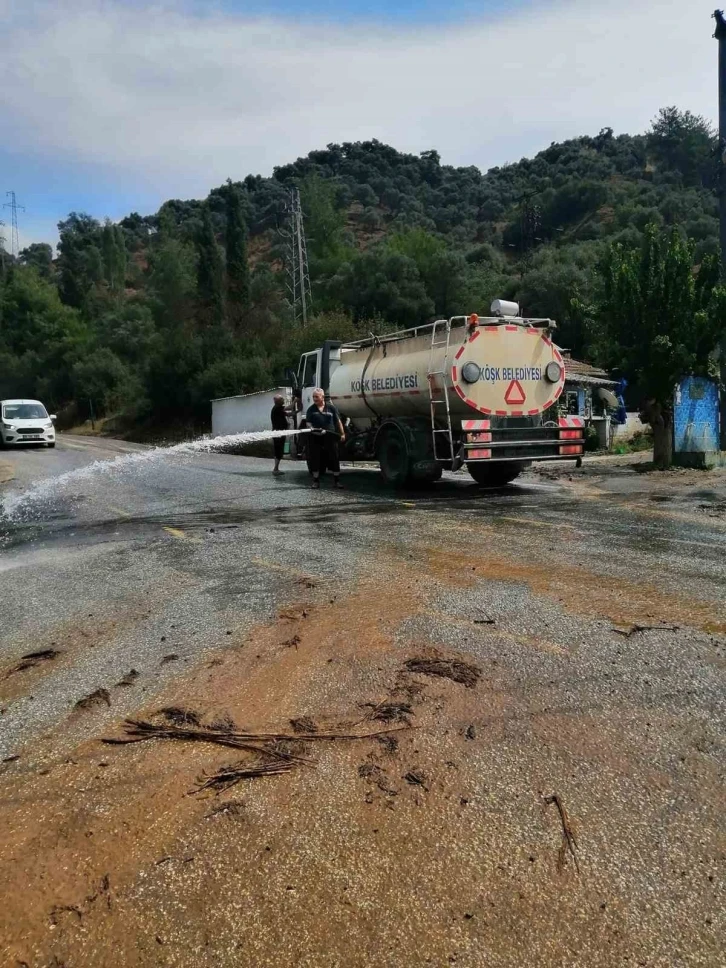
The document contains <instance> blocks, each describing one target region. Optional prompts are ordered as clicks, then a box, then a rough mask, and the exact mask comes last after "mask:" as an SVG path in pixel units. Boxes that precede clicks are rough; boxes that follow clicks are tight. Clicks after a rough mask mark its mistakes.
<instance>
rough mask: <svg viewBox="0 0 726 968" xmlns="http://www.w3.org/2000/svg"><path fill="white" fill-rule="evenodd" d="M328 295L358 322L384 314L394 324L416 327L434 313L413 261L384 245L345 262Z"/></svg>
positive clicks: (331, 281) (334, 278)
mask: <svg viewBox="0 0 726 968" xmlns="http://www.w3.org/2000/svg"><path fill="white" fill-rule="evenodd" d="M329 294H330V296H331V299H332V301H333V302H335V301H337V303H338V305H339V306H341V307H343V308H346V309H349V310H350V311H351V312H352V314H353V318H354V319H355V320H356V321H360V320H363V319H371V318H376V317H382V318H383V319H385V320H386V321H387V322H388V323H390V324H391V325H393V326H415V325H416V323H421V322H425V320H426V319H427V318H428V317H430V316H431V315H432V314H433V312H434V304H433V301H432V300H431V298H430V297H429V295H428V293H427V292H426V288H425V286H424V284H423V281H422V280H421V276H420V275H419V271H418V268H417V266H416V263H415V262H414V260H413V259H411V258H410V257H409V256H405V255H402V254H401V253H398V252H389V251H387V250H386V248H385V247H383V246H380V247H378V248H377V249H375V250H371V251H370V252H364V253H362V254H361V255H359V256H357V257H356V258H355V259H353V260H352V261H351V262H348V263H345V264H344V265H342V266H341V267H340V269H339V270H338V272H337V273H336V274H335V276H334V277H333V278H332V279H331V280H330V287H329Z"/></svg>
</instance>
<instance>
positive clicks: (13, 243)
mask: <svg viewBox="0 0 726 968" xmlns="http://www.w3.org/2000/svg"><path fill="white" fill-rule="evenodd" d="M5 194H6V195H9V196H10V201H9V202H5V204H4V205H3V208H9V209H10V252H11V254H12V255H13V256H15V257H16V258H17V256H18V250H19V249H20V239H19V237H18V209H20V211H21V212H24V211H25V206H24V205H18V202H17V199H16V198H15V192H5Z"/></svg>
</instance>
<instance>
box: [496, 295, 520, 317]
mask: <svg viewBox="0 0 726 968" xmlns="http://www.w3.org/2000/svg"><path fill="white" fill-rule="evenodd" d="M489 311H490V312H491V314H492V316H519V303H516V302H508V301H507V300H506V299H495V300H494V302H493V303H492V305H491V309H490V310H489Z"/></svg>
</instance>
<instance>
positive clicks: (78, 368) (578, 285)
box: [0, 108, 718, 418]
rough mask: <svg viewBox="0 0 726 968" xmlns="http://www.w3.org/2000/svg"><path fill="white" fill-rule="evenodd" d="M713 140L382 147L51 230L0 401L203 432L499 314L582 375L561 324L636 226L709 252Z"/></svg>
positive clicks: (0, 337) (315, 159)
mask: <svg viewBox="0 0 726 968" xmlns="http://www.w3.org/2000/svg"><path fill="white" fill-rule="evenodd" d="M716 164H717V163H716V139H715V137H714V133H713V131H712V130H711V128H710V126H709V125H708V124H707V123H706V122H705V121H704V120H703V119H702V118H699V117H697V116H694V115H692V114H690V113H689V112H680V111H678V110H676V109H675V108H668V109H664V110H662V111H661V112H660V114H659V116H658V118H657V119H656V120H655V122H654V123H653V125H652V127H651V129H650V131H648V132H647V133H646V134H643V135H636V136H631V135H618V136H616V135H614V134H613V132H612V130H610V129H605V130H603V131H601V132H600V133H599V134H597V135H596V136H594V137H591V136H585V137H581V138H577V139H575V140H572V141H566V142H564V143H561V144H552V145H551V146H550V147H549V148H547V149H545V150H544V151H542V152H540V153H539V154H538V155H536V156H535V157H534V158H533V159H531V160H530V159H523V160H521V161H519V162H517V163H515V164H508V165H503V166H502V167H499V168H493V169H491V170H490V171H488V172H486V173H482V172H481V171H480V170H479V169H478V168H475V167H466V168H454V167H451V166H448V165H442V164H441V161H440V157H439V155H438V153H437V152H436V151H433V150H432V151H426V152H423V153H422V154H421V155H411V154H402V153H400V152H398V151H396V150H395V149H394V148H392V147H389V146H387V145H383V144H381V143H379V142H376V141H372V142H363V143H355V144H342V145H335V144H331V145H329V146H328V147H327V148H326V149H325V150H321V151H314V152H311V153H310V154H309V155H308V156H307V157H305V158H300V159H298V160H297V161H296V162H294V163H292V164H289V165H285V166H282V167H280V168H277V169H276V170H275V171H274V173H273V176H272V177H270V178H262V177H260V176H254V175H249V176H247V177H246V178H245V179H244V180H243V181H232V180H230V181H228V182H227V183H226V184H225V185H222V186H220V187H219V188H216V189H214V190H212V191H211V192H210V194H209V197H208V198H207V199H206V200H205V201H168V202H166V203H165V204H164V205H163V206H162V207H161V209H160V210H159V212H157V213H156V214H154V215H148V216H141V215H138V214H135V213H134V214H132V215H129V216H128V217H127V218H125V219H123V220H122V221H121V222H120V223H119V224H118V225H115V226H113V225H111V224H110V223H107V224H106V225H101V224H99V223H98V222H97V221H95V220H94V219H91V218H89V217H88V216H85V215H82V214H80V215H79V214H76V213H74V214H71V215H70V216H69V217H68V219H66V220H65V221H64V222H62V223H61V224H60V233H61V241H60V245H59V254H58V257H57V259H55V260H52V258H51V250H50V248H49V247H48V246H43V245H34V246H31V247H30V248H29V249H26V250H24V252H23V253H21V257H20V260H19V264H18V265H16V266H14V267H13V266H11V268H10V271H8V272H7V273H6V277H5V280H4V283H3V288H2V313H3V320H2V322H3V325H2V328H0V397H2V396H8V395H11V394H12V395H14V394H16V393H18V394H20V393H22V394H24V395H25V394H28V395H29V394H32V395H39V396H43V397H45V398H46V399H47V400H48V401H49V404H51V405H53V406H54V407H56V408H57V407H61V406H62V405H64V404H66V403H68V402H69V401H71V400H75V401H76V402H77V404H78V405H79V406H80V408H81V410H83V408H85V407H86V406H87V402H88V401H89V400H91V401H93V402H94V405H95V408H96V409H97V410H99V411H110V410H119V409H124V410H127V411H129V410H132V411H133V412H134V413H135V414H136V415H137V416H138V417H139V418H143V417H144V416H145V415H149V414H154V415H157V416H161V417H162V418H163V417H164V416H165V415H168V414H171V413H180V412H184V413H191V412H197V413H203V412H204V411H205V409H206V407H207V401H208V400H209V398H210V397H212V396H215V395H222V394H226V393H232V392H246V391H249V390H252V389H256V388H258V387H261V386H265V385H270V384H272V383H275V382H277V381H278V379H279V376H280V373H281V372H282V370H283V368H284V366H286V365H289V364H290V363H291V362H293V360H294V357H295V356H296V354H297V353H298V352H299V351H300V349H301V348H307V347H308V346H309V345H315V343H316V342H317V341H318V339H319V338H320V337H322V336H326V335H331V336H334V335H340V336H343V337H347V336H352V335H353V334H354V333H355V332H356V331H357V330H358V331H361V330H362V331H365V332H367V331H369V330H370V329H371V328H378V329H385V328H387V327H394V326H400V325H410V324H414V323H418V322H421V321H424V320H425V319H427V318H430V317H433V316H435V315H443V316H448V315H452V314H455V313H461V312H470V311H478V312H486V311H487V308H488V306H489V303H490V302H491V299H492V298H493V297H495V296H502V297H506V298H514V299H517V300H518V301H520V303H521V304H522V306H523V308H524V311H525V312H527V313H528V314H530V315H539V316H551V317H553V318H555V319H557V320H558V322H559V324H560V336H559V341H560V343H561V344H563V345H565V346H567V347H569V348H571V349H572V350H573V353H575V354H577V355H581V356H582V355H585V356H586V355H588V352H589V350H590V347H589V346H588V333H587V331H586V330H585V329H584V328H583V326H582V323H581V321H580V316H581V314H580V313H575V312H573V309H572V305H573V299H575V300H576V304H577V305H580V306H582V305H586V304H587V303H588V302H589V301H590V300H591V299H592V298H593V297H594V292H595V289H596V286H597V278H598V276H597V272H596V267H597V265H598V264H599V262H600V260H601V258H602V255H603V252H604V251H605V249H606V248H607V247H608V245H610V244H611V243H614V242H615V243H622V244H623V245H624V246H626V247H631V246H637V245H638V244H639V243H640V241H641V238H642V235H643V231H644V229H645V227H646V226H647V225H649V224H655V225H660V226H674V227H676V228H677V229H678V231H679V232H681V233H682V234H683V235H684V236H685V237H688V238H692V239H693V240H694V261H695V262H696V263H698V262H699V261H700V259H701V258H702V257H703V255H704V254H706V253H709V252H715V251H717V249H718V222H717V202H716V197H715V192H714V188H715V179H716ZM292 186H296V187H297V188H299V190H300V194H301V198H302V204H303V210H304V213H305V227H306V232H307V238H308V253H309V259H310V271H311V279H312V287H313V305H314V311H315V314H316V315H315V319H314V320H313V321H312V323H311V324H310V326H309V328H308V331H307V332H300V331H299V329H295V328H294V327H293V325H292V320H291V314H290V308H289V306H288V304H287V300H286V289H285V273H284V264H283V263H284V253H285V246H284V239H283V237H282V236H281V233H280V230H281V229H283V228H284V225H285V209H286V205H287V202H288V199H289V191H290V188H291V187H292Z"/></svg>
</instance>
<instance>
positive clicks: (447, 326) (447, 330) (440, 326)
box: [427, 319, 454, 461]
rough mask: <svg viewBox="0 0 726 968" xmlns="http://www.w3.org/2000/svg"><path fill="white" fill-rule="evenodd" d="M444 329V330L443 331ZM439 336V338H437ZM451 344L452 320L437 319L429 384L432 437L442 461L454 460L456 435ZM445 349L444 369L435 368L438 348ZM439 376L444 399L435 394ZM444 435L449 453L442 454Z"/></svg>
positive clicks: (429, 369) (430, 357)
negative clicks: (451, 397) (451, 402)
mask: <svg viewBox="0 0 726 968" xmlns="http://www.w3.org/2000/svg"><path fill="white" fill-rule="evenodd" d="M442 330H443V332H442ZM437 337H438V338H437ZM450 345H451V320H450V319H437V320H436V322H435V323H434V325H433V327H432V329H431V348H430V350H429V365H428V373H427V377H428V384H429V403H430V406H431V438H432V442H433V447H434V458H435V459H436V460H440V461H444V460H446V461H448V460H451V461H453V460H454V435H453V432H452V429H451V407H450V406H449V385H448V383H447V378H448V372H449V349H450ZM442 347H443V349H444V361H443V364H442V365H443V369H441V370H434V369H432V367H433V366H434V358H435V356H436V350H437V349H441V348H442ZM437 377H441V395H442V399H437V398H436V394H435V392H434V391H435V389H436V388H435V387H434V382H435V380H436V378H437ZM437 407H443V408H444V410H443V413H442V412H441V411H439V412H438V413H437V410H436V408H437ZM444 422H445V424H446V426H445V427H440V426H438V425H439V424H440V423H444ZM442 436H443V438H444V441H443V442H442V443H444V446H446V445H448V454H441V453H440V449H439V444H440V439H441V437H442Z"/></svg>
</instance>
